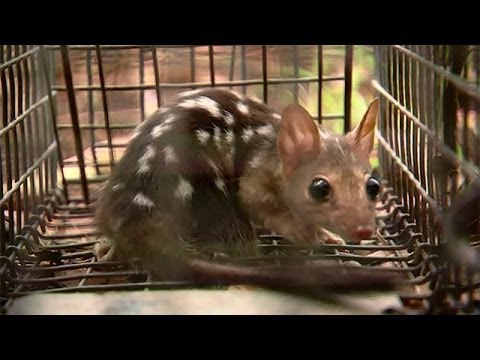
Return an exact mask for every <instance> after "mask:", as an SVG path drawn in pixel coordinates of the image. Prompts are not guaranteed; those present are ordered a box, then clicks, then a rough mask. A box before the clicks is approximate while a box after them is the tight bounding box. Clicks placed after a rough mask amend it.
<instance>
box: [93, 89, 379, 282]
mask: <svg viewBox="0 0 480 360" xmlns="http://www.w3.org/2000/svg"><path fill="white" fill-rule="evenodd" d="M377 111H378V101H377V100H374V101H373V102H372V103H371V104H370V106H369V108H368V110H367V112H366V114H365V115H364V117H363V119H362V120H361V121H360V123H359V124H358V126H357V127H356V128H355V129H354V130H352V131H351V132H350V133H348V134H346V135H345V136H337V135H335V134H333V133H331V132H328V131H327V130H325V129H323V128H321V127H320V126H319V125H317V122H316V121H314V120H313V119H312V117H311V116H310V115H309V113H308V112H307V111H306V110H305V109H304V108H303V107H301V106H300V105H289V106H287V107H286V108H285V110H284V111H283V113H282V115H281V116H280V115H278V114H276V113H275V112H274V111H273V110H272V109H271V108H269V107H268V106H267V105H265V104H263V103H262V102H261V101H260V100H258V99H256V98H249V97H244V96H242V95H240V94H238V93H236V92H231V91H227V90H220V89H204V90H193V91H188V92H185V93H182V94H180V95H179V96H178V98H177V100H176V101H175V102H173V103H171V104H167V105H165V106H163V107H161V108H160V109H159V110H157V111H156V112H155V113H154V114H152V115H151V116H150V117H149V118H148V119H147V120H146V121H144V122H143V123H141V124H140V125H139V126H138V127H137V128H136V129H135V131H134V135H133V137H132V139H131V142H130V144H129V146H128V149H127V150H126V152H125V154H124V156H123V157H122V159H121V160H120V161H119V163H118V164H117V165H116V167H115V168H114V169H113V172H112V174H111V177H110V179H109V181H108V183H107V184H106V186H105V188H104V189H103V191H102V194H101V198H100V200H99V204H98V207H97V209H98V211H97V217H96V221H97V223H98V225H99V227H100V230H101V231H102V233H103V234H104V235H105V236H106V238H108V239H109V242H107V243H103V244H102V245H100V246H98V247H97V248H96V252H97V257H98V258H101V259H114V258H115V259H120V258H125V257H126V258H127V259H131V258H139V259H141V260H142V262H143V265H144V266H145V268H146V269H147V272H148V273H149V274H150V276H151V277H152V278H160V277H162V276H164V275H165V274H168V276H169V277H170V278H171V277H172V276H175V274H177V272H178V271H184V270H176V269H179V267H178V266H177V265H178V264H179V262H180V260H179V259H184V258H188V256H185V255H186V254H189V253H190V252H189V250H190V249H196V250H197V251H198V253H202V254H206V253H208V254H211V253H212V252H214V251H217V252H223V253H226V254H229V255H253V254H255V251H256V237H255V231H254V228H253V226H252V224H256V225H258V226H259V227H263V228H266V229H269V230H272V231H274V232H275V233H277V234H279V235H283V236H284V237H285V238H286V239H287V240H290V241H291V242H292V243H294V244H297V245H301V246H313V245H315V244H317V243H321V242H337V241H339V238H338V237H337V236H335V235H334V234H337V235H338V236H340V237H341V238H343V239H345V241H346V242H347V243H353V244H358V243H360V241H361V240H363V239H368V238H370V237H371V235H372V231H373V229H374V216H375V200H376V198H377V195H378V193H379V182H378V181H377V180H376V179H375V178H374V177H373V176H372V170H371V167H370V163H369V155H370V152H371V150H372V148H373V143H374V133H375V124H376V118H377ZM332 233H333V234H332Z"/></svg>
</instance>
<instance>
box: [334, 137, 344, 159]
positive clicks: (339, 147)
mask: <svg viewBox="0 0 480 360" xmlns="http://www.w3.org/2000/svg"><path fill="white" fill-rule="evenodd" d="M335 143H336V144H337V148H338V150H340V152H341V153H342V155H343V156H345V151H344V150H343V148H342V145H341V144H340V141H339V140H338V138H335Z"/></svg>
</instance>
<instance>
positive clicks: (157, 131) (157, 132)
mask: <svg viewBox="0 0 480 360" xmlns="http://www.w3.org/2000/svg"><path fill="white" fill-rule="evenodd" d="M171 129H172V127H171V125H170V124H165V123H162V124H160V125H157V126H155V127H154V128H153V129H152V132H151V135H152V137H153V138H154V139H157V138H159V137H160V136H162V135H163V134H165V133H166V132H167V131H170V130H171Z"/></svg>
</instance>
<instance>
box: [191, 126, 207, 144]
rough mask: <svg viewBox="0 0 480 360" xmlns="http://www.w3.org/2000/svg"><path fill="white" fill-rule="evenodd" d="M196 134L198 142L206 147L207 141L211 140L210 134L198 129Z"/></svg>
mask: <svg viewBox="0 0 480 360" xmlns="http://www.w3.org/2000/svg"><path fill="white" fill-rule="evenodd" d="M195 133H196V134H197V139H198V141H199V142H200V144H202V145H205V144H206V143H207V141H208V140H209V139H210V133H209V132H208V131H206V130H201V129H198V130H196V131H195Z"/></svg>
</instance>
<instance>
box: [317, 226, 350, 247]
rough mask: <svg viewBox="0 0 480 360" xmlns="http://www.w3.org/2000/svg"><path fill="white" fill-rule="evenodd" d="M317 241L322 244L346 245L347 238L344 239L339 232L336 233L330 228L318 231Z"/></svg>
mask: <svg viewBox="0 0 480 360" xmlns="http://www.w3.org/2000/svg"><path fill="white" fill-rule="evenodd" d="M316 238H317V241H319V242H320V243H322V244H334V245H345V244H346V243H345V240H343V239H342V238H341V237H340V236H338V235H337V234H334V233H332V232H330V231H328V230H325V229H322V230H321V231H319V232H317V233H316Z"/></svg>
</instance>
